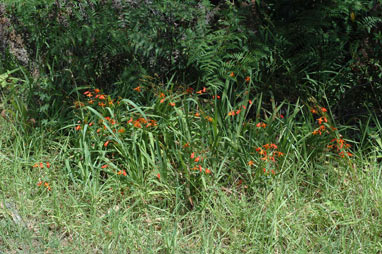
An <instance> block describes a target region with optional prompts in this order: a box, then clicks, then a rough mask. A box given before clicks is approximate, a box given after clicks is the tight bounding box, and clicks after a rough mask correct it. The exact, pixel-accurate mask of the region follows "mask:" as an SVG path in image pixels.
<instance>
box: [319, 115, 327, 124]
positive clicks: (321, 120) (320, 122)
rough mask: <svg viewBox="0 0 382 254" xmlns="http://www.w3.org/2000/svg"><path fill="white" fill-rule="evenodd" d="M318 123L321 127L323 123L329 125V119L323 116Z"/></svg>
mask: <svg viewBox="0 0 382 254" xmlns="http://www.w3.org/2000/svg"><path fill="white" fill-rule="evenodd" d="M317 122H318V124H319V125H321V124H322V122H325V123H327V122H328V119H326V117H323V116H321V117H320V118H318V119H317Z"/></svg>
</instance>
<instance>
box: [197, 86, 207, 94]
mask: <svg viewBox="0 0 382 254" xmlns="http://www.w3.org/2000/svg"><path fill="white" fill-rule="evenodd" d="M206 91H207V89H206V88H205V87H203V89H202V90H199V91H197V92H196V93H197V94H202V93H205V92H206Z"/></svg>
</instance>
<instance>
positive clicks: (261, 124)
mask: <svg viewBox="0 0 382 254" xmlns="http://www.w3.org/2000/svg"><path fill="white" fill-rule="evenodd" d="M256 127H257V128H265V127H267V125H266V124H265V123H262V122H259V123H257V124H256Z"/></svg>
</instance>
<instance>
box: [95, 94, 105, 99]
mask: <svg viewBox="0 0 382 254" xmlns="http://www.w3.org/2000/svg"><path fill="white" fill-rule="evenodd" d="M96 98H98V99H100V100H105V99H106V97H105V95H103V94H101V95H98V94H97V95H96Z"/></svg>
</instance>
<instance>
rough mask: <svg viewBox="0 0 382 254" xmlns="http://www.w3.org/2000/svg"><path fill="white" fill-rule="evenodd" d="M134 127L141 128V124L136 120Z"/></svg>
mask: <svg viewBox="0 0 382 254" xmlns="http://www.w3.org/2000/svg"><path fill="white" fill-rule="evenodd" d="M134 127H136V128H142V125H141V123H140V122H139V121H138V120H136V121H134Z"/></svg>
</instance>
